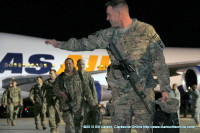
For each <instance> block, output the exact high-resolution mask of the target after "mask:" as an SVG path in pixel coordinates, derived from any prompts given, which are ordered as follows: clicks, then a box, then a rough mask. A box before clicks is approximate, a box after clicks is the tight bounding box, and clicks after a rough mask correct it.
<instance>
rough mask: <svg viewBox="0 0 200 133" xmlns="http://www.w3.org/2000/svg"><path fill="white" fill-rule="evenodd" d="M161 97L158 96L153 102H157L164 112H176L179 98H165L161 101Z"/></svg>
mask: <svg viewBox="0 0 200 133" xmlns="http://www.w3.org/2000/svg"><path fill="white" fill-rule="evenodd" d="M161 101H162V98H159V99H158V100H156V101H155V104H158V105H159V106H160V108H161V109H162V111H164V112H166V113H176V112H177V111H178V109H179V100H177V99H175V98H166V99H165V101H164V102H161Z"/></svg>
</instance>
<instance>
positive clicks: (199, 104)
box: [192, 85, 200, 127]
mask: <svg viewBox="0 0 200 133" xmlns="http://www.w3.org/2000/svg"><path fill="white" fill-rule="evenodd" d="M192 88H193V90H194V96H195V101H194V109H195V114H194V119H195V121H196V123H197V126H198V127H200V118H199V117H200V91H199V90H198V89H196V88H197V86H196V85H193V86H192Z"/></svg>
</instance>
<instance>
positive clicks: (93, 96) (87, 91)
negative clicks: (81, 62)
mask: <svg viewBox="0 0 200 133" xmlns="http://www.w3.org/2000/svg"><path fill="white" fill-rule="evenodd" d="M78 72H79V76H80V77H81V76H82V96H81V97H82V99H81V105H80V108H79V110H78V111H77V112H76V113H75V117H74V119H75V130H76V133H82V130H83V132H86V131H85V130H84V129H82V128H81V127H83V125H85V122H86V120H87V119H89V118H88V117H87V114H88V112H89V111H90V110H91V109H92V108H93V106H94V105H97V103H98V102H97V92H96V88H95V84H94V79H93V78H92V76H91V75H90V74H89V73H88V72H85V71H82V72H80V71H78ZM83 123H84V124H83ZM94 125H95V124H94ZM89 130H92V129H89ZM87 132H88V131H87ZM95 133H96V132H95Z"/></svg>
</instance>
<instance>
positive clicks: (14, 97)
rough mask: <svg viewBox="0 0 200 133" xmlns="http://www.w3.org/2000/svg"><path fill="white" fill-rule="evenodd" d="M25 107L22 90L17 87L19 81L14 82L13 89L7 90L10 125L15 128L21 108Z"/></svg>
mask: <svg viewBox="0 0 200 133" xmlns="http://www.w3.org/2000/svg"><path fill="white" fill-rule="evenodd" d="M22 105H23V99H22V95H21V89H20V88H19V87H17V81H16V80H13V81H12V87H10V88H9V89H8V90H7V106H8V110H9V111H8V112H9V118H8V119H9V120H8V124H9V125H11V124H12V126H15V119H16V118H17V115H18V112H19V106H22Z"/></svg>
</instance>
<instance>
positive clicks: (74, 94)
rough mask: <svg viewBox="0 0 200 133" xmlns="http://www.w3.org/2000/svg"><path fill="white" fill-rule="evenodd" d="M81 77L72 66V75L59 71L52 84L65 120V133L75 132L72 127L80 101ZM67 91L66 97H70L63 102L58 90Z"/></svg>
mask: <svg viewBox="0 0 200 133" xmlns="http://www.w3.org/2000/svg"><path fill="white" fill-rule="evenodd" d="M81 87H82V86H81V79H80V77H79V75H78V73H77V71H76V70H75V68H74V74H73V75H67V73H61V74H60V75H59V76H58V77H57V78H56V80H55V82H54V84H53V92H54V94H57V96H58V98H59V100H60V104H61V110H62V111H63V114H62V116H63V121H64V122H65V124H66V125H65V133H75V127H74V113H75V112H76V111H77V110H78V109H79V108H80V102H81V93H82V88H81ZM60 91H61V92H65V93H66V92H67V94H68V99H69V97H71V100H70V101H67V102H65V101H64V100H63V99H62V98H61V97H59V92H60Z"/></svg>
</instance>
